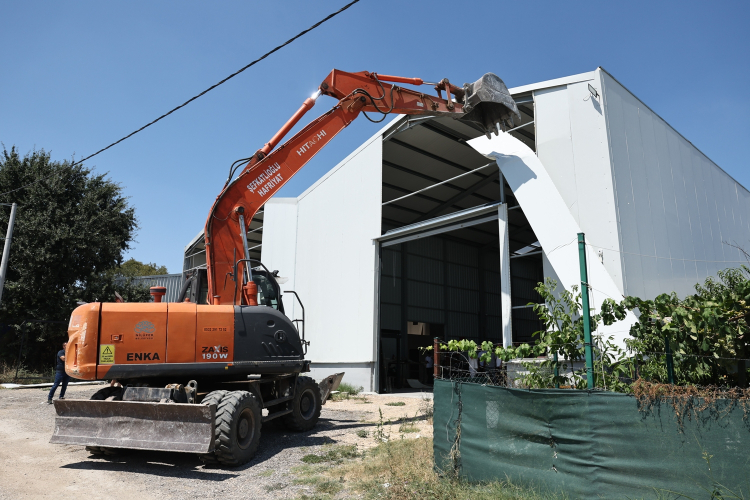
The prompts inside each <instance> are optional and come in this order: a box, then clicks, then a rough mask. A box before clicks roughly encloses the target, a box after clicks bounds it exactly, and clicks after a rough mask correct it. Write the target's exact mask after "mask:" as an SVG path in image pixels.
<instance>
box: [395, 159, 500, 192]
mask: <svg viewBox="0 0 750 500" xmlns="http://www.w3.org/2000/svg"><path fill="white" fill-rule="evenodd" d="M383 165H385V166H386V167H390V168H392V169H394V170H398V171H400V172H404V173H407V174H410V175H413V176H415V177H420V178H422V179H424V180H427V181H431V182H442V181H441V180H440V179H438V178H436V177H432V176H430V175H427V174H423V173H422V172H417V171H416V170H412V169H410V168H406V167H402V166H401V165H397V164H395V163H393V162H390V161H387V160H383ZM443 186H447V187H449V188H451V189H455V190H456V191H463V190H464V188H462V187H460V186H456V185H455V184H450V183H445V184H443ZM474 196H476V197H477V198H480V199H482V200H483V201H485V202H493V201H495V200H493V199H492V198H488V197H487V196H483V195H481V194H478V193H474Z"/></svg>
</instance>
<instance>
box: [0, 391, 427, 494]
mask: <svg viewBox="0 0 750 500" xmlns="http://www.w3.org/2000/svg"><path fill="white" fill-rule="evenodd" d="M97 389H98V387H96V386H77V387H69V388H68V393H67V394H66V397H67V398H68V399H88V398H89V397H90V396H91V394H93V393H94V392H95V391H96V390H97ZM47 392H48V389H21V390H0V499H3V500H5V499H17V498H24V499H26V498H30V499H33V498H53V497H54V498H73V497H77V498H80V497H85V498H86V499H87V500H97V499H109V498H117V499H138V500H147V499H164V498H170V499H183V498H184V499H188V498H221V499H230V498H249V497H250V498H252V497H255V498H273V499H275V498H296V497H298V496H300V495H301V494H303V493H308V494H309V493H311V491H309V489H308V487H306V486H300V485H295V484H293V482H294V479H295V475H294V473H293V472H292V468H294V467H295V466H298V465H302V464H303V462H302V457H304V456H305V455H308V454H315V453H321V452H323V451H324V450H325V447H326V446H327V445H331V444H349V445H351V444H356V445H357V447H358V448H359V449H365V448H369V447H372V446H374V445H375V444H376V440H375V435H376V434H377V435H383V434H384V435H389V434H390V435H391V436H396V435H400V434H401V435H403V436H404V437H405V438H414V437H418V436H420V435H421V436H424V435H430V434H431V433H432V430H431V427H430V426H429V425H428V424H427V422H426V421H425V420H424V417H423V416H422V413H423V411H424V410H426V409H428V408H430V409H431V407H432V402H431V400H429V399H425V400H423V399H417V398H414V397H404V398H403V399H399V398H398V397H395V396H393V395H388V396H379V395H368V396H366V397H365V398H364V399H361V398H356V399H350V400H344V401H330V400H329V401H328V402H327V403H326V405H325V406H323V412H322V414H321V418H320V422H319V424H318V426H317V427H316V428H315V429H313V430H312V431H310V432H306V433H292V432H288V431H287V430H286V429H285V428H284V426H283V425H281V424H277V423H275V422H273V421H272V422H269V423H267V424H266V425H264V426H263V430H262V435H261V442H260V450H259V452H258V455H256V457H255V458H254V459H253V460H252V461H251V462H250V463H248V464H245V465H243V466H241V467H237V468H226V469H222V468H212V467H205V466H203V464H202V463H201V462H200V461H199V460H198V458H197V457H196V456H195V455H190V454H182V453H167V452H147V451H127V452H125V453H123V454H122V455H118V456H116V457H114V458H107V459H103V458H99V457H95V456H92V455H90V454H89V453H88V452H87V451H86V450H85V449H84V448H83V447H82V446H70V445H52V444H49V439H50V436H51V435H52V430H53V423H54V415H55V410H54V408H53V407H52V406H51V405H48V404H46V393H47ZM399 401H400V402H403V403H404V406H390V405H387V404H386V403H394V402H399ZM378 410H380V411H382V415H383V417H382V423H383V425H381V426H380V427H379V426H378V423H379V422H380V421H381V418H380V414H379V411H378ZM404 422H406V424H405V425H404ZM362 430H364V431H366V432H367V433H368V435H367V436H366V437H360V436H359V435H357V431H360V433H362ZM404 431H406V432H404Z"/></svg>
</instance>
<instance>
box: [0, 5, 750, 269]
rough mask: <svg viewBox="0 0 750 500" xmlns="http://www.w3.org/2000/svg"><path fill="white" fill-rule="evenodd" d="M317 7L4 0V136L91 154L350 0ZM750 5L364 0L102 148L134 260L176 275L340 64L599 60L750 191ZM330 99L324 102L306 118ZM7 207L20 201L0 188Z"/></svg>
mask: <svg viewBox="0 0 750 500" xmlns="http://www.w3.org/2000/svg"><path fill="white" fill-rule="evenodd" d="M345 3H346V0H338V1H327V0H326V1H321V2H304V1H277V2H249V1H245V2H239V1H222V2H195V1H188V0H180V1H161V2H154V1H127V2H125V1H107V2H101V1H78V2H72V1H71V2H52V1H33V2H11V1H8V0H6V1H4V2H2V3H0V20H1V24H2V29H0V73H1V75H2V76H0V141H2V143H4V144H5V146H6V147H8V148H10V147H11V146H13V145H15V146H16V147H17V148H18V149H19V150H20V152H21V153H26V152H29V151H31V150H33V149H35V148H36V149H42V148H43V149H45V150H47V151H50V152H51V153H52V157H53V159H56V160H62V159H69V158H71V157H72V156H73V155H75V157H76V158H81V157H83V156H86V155H88V154H90V153H92V152H94V151H96V150H98V149H100V148H101V147H103V146H106V145H107V144H109V143H111V142H113V141H114V140H116V139H119V138H120V137H122V136H124V135H126V134H127V133H130V132H131V131H133V130H135V129H136V128H138V127H140V126H142V125H144V124H145V123H147V122H149V121H151V120H152V119H154V118H156V117H157V116H159V115H161V114H162V113H164V112H166V111H167V110H169V109H171V108H172V107H174V106H176V105H177V104H180V103H182V102H183V101H185V100H186V99H187V98H189V97H191V96H193V95H195V94H197V93H198V92H200V91H202V90H204V89H205V88H207V87H208V86H210V85H212V84H214V83H216V82H217V81H219V80H221V79H222V78H224V77H225V76H227V75H228V74H230V73H233V72H234V71H236V70H237V69H239V68H240V67H242V66H244V65H245V64H247V63H249V62H250V61H252V60H253V59H255V58H257V57H258V56H260V55H262V54H263V53H265V52H266V51H268V50H269V49H271V48H273V47H275V46H276V45H278V44H279V43H281V42H283V41H285V40H287V39H288V38H290V37H291V36H293V35H295V34H297V33H298V32H299V31H301V30H303V29H305V28H307V27H309V26H310V25H312V24H313V23H315V22H317V21H318V20H320V19H322V18H323V17H325V16H326V15H327V14H329V13H330V12H332V11H334V10H337V9H338V8H340V7H341V6H343V5H344V4H345ZM748 21H750V2H746V1H742V2H740V1H723V2H722V1H719V2H691V1H681V2H659V1H653V0H652V1H648V2H640V1H628V2H617V3H616V2H594V1H586V2H558V1H555V2H552V1H525V2H511V1H476V2H466V3H459V4H458V6H457V4H456V3H455V2H442V1H438V0H430V1H422V0H419V1H417V0H411V1H400V2H399V1H395V0H386V1H376V0H361V2H360V3H359V4H356V5H355V6H354V7H352V8H351V9H349V10H348V11H346V12H345V13H344V14H342V15H340V16H338V17H336V18H334V19H333V20H331V21H329V22H328V23H326V24H324V25H323V26H321V27H320V28H318V29H317V30H315V31H314V32H312V33H310V34H308V35H306V36H305V37H303V38H302V39H300V40H298V41H297V42H295V43H294V44H292V45H290V46H288V47H286V48H284V49H282V50H281V51H280V52H278V53H276V54H274V55H272V56H271V57H270V58H268V59H266V60H265V61H263V62H261V63H259V64H257V65H256V66H254V67H252V68H251V69H249V70H247V71H246V72H244V73H242V74H241V75H240V76H238V77H236V78H234V79H233V80H230V81H229V82H228V83H226V84H224V85H222V86H221V87H219V88H217V89H215V90H213V91H211V92H210V93H209V94H207V95H206V96H204V97H202V98H200V99H198V100H197V101H195V102H193V103H192V104H190V105H188V106H187V107H186V108H184V109H182V110H180V111H178V112H176V113H175V114H173V115H172V116H170V117H169V118H167V119H165V120H163V121H161V122H159V123H158V124H157V125H155V126H152V127H151V128H149V129H147V130H146V131H144V132H141V133H140V134H138V135H136V136H135V137H133V138H131V139H129V140H127V141H125V142H123V143H121V144H119V145H118V146H115V147H114V148H112V149H110V150H108V151H106V152H105V153H102V154H100V155H99V156H97V157H95V158H93V159H91V160H89V161H88V162H87V165H88V166H92V167H95V168H96V170H97V171H98V172H108V173H109V176H110V178H111V179H112V180H114V181H116V182H118V183H120V184H121V185H122V186H123V188H124V190H125V193H126V194H127V196H129V197H130V202H131V203H132V205H133V206H135V208H136V213H137V216H138V219H139V224H140V229H139V231H138V235H137V238H136V240H137V241H136V242H134V243H133V248H132V249H131V250H130V251H129V252H128V254H127V256H128V257H131V256H132V257H135V258H136V259H139V260H142V261H147V262H156V263H158V264H162V265H166V266H168V268H169V271H170V272H179V271H180V270H181V266H182V251H183V247H184V246H185V244H186V243H187V242H188V241H189V240H190V239H192V238H193V237H194V236H195V235H196V234H197V233H198V232H199V231H200V230H201V229H202V227H203V224H204V222H205V218H206V215H207V213H208V209H209V208H210V205H211V203H212V202H213V200H214V198H215V197H216V195H217V194H218V192H219V190H220V189H221V187H222V185H223V183H224V180H225V179H226V175H227V171H228V168H229V165H230V164H231V163H232V162H233V161H234V160H236V159H238V158H243V157H246V156H249V155H250V154H252V153H253V152H254V151H256V150H257V149H258V148H259V147H261V146H262V145H263V144H264V143H265V142H266V141H267V140H268V139H269V138H270V137H271V136H272V135H273V134H274V133H275V132H276V130H277V129H278V128H279V127H280V126H281V125H282V124H283V123H284V122H285V121H286V120H287V118H288V117H289V116H290V115H291V114H292V113H293V112H294V111H295V110H296V109H297V108H298V107H299V105H300V104H301V103H302V101H303V100H304V99H305V98H306V97H308V96H309V95H310V94H311V93H312V92H313V91H314V90H315V89H316V88H317V85H318V84H319V83H320V81H322V79H323V78H324V77H325V76H326V75H327V74H328V73H329V71H330V70H331V69H333V68H339V69H342V70H346V71H363V70H368V71H376V72H380V73H384V74H396V75H402V76H418V77H421V78H424V79H425V80H432V81H436V80H438V79H440V78H443V77H447V78H449V79H450V80H451V81H452V82H454V83H459V84H462V83H463V82H465V81H474V80H476V79H477V78H478V77H479V76H481V75H482V74H484V73H486V72H488V71H491V72H494V73H496V74H498V75H499V76H500V77H501V78H503V79H504V80H505V82H506V83H507V85H508V87H513V86H518V85H523V84H527V83H533V82H538V81H543V80H548V79H552V78H558V77H562V76H567V75H572V74H576V73H582V72H586V71H591V70H593V69H595V68H596V67H597V66H603V67H604V68H605V69H607V71H609V72H610V73H612V74H613V75H614V76H615V77H616V78H617V79H618V80H619V81H620V82H622V83H623V84H624V85H625V86H626V87H628V88H629V89H630V90H631V91H632V92H633V93H634V94H635V95H637V96H638V97H639V98H640V99H641V100H643V101H644V102H645V103H646V104H648V105H649V106H650V107H651V108H652V109H653V110H654V111H656V112H657V113H658V114H659V115H661V116H662V117H663V118H664V119H665V120H667V122H669V123H670V124H671V125H672V126H673V127H675V128H676V129H677V130H678V131H679V132H680V133H682V134H683V135H684V136H685V137H687V138H688V139H689V140H690V141H692V142H693V144H695V145H696V146H697V147H698V148H699V149H701V150H702V151H703V152H704V153H705V154H706V155H708V157H710V158H711V159H712V160H714V161H715V162H716V163H717V164H718V165H720V166H721V167H722V168H724V170H726V171H727V172H728V173H729V174H730V175H732V176H733V177H734V178H735V179H737V180H738V181H740V182H741V183H742V184H744V185H745V186H748V187H750V171H749V170H748V168H747V159H746V158H747V146H746V143H745V141H746V140H747V139H748V137H750V119H749V118H748V116H750V96H749V95H748V92H747V89H748V81H750V50H749V49H750V30H748V29H747V26H748ZM333 104H334V102H333V100H332V99H330V98H321V99H319V100H318V103H317V105H316V107H315V108H314V109H313V111H311V113H310V114H309V116H308V118H312V117H314V116H317V114H320V113H322V112H324V111H325V110H327V109H328V108H330V106H332V105H333ZM378 128H379V126H377V125H373V124H371V123H370V122H368V121H366V120H361V121H359V120H358V121H356V122H354V123H353V124H352V125H350V126H349V128H347V129H346V130H345V131H344V132H342V133H341V134H340V135H339V137H337V139H336V140H335V141H334V142H333V143H331V145H330V146H328V147H327V148H326V149H325V150H323V152H321V154H319V155H318V156H317V157H316V158H315V159H314V160H313V161H312V162H311V163H310V164H309V165H308V166H306V167H305V168H304V169H303V170H302V171H301V172H300V173H299V174H298V175H297V176H296V177H295V178H294V179H292V180H291V181H290V182H289V184H287V185H286V186H285V187H284V188H283V190H282V191H281V193H280V194H279V196H296V195H298V194H299V193H301V192H302V191H304V189H305V188H307V187H308V186H309V185H311V184H312V183H313V182H315V180H317V179H318V178H319V177H320V176H321V175H322V174H323V173H324V172H326V171H327V170H328V169H329V168H331V167H332V166H334V165H335V164H336V163H337V162H338V161H339V160H340V159H342V158H343V157H345V156H346V155H347V153H348V152H350V151H351V150H352V149H354V148H355V147H356V146H357V145H359V144H360V143H361V142H362V141H363V140H365V139H366V138H367V137H369V136H370V135H372V134H373V133H374V132H375V131H376V130H377V129H378ZM0 201H12V200H0Z"/></svg>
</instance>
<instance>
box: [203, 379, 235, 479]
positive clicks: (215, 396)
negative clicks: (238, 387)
mask: <svg viewBox="0 0 750 500" xmlns="http://www.w3.org/2000/svg"><path fill="white" fill-rule="evenodd" d="M227 392H229V391H212V392H209V393H208V394H206V395H205V396H204V397H203V401H201V404H203V405H210V404H215V405H216V414H217V415H218V414H219V403H221V400H222V398H223V397H224V396H225V395H226V393H227ZM215 446H216V447H218V441H216V444H215ZM198 458H200V460H201V462H203V463H204V464H206V465H211V464H218V463H219V459H218V457H217V456H216V454H215V453H214V452H212V453H206V454H203V455H198Z"/></svg>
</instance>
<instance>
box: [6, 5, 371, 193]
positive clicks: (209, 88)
mask: <svg viewBox="0 0 750 500" xmlns="http://www.w3.org/2000/svg"><path fill="white" fill-rule="evenodd" d="M357 2H359V0H353V1H351V2H349V3H348V4H346V5H344V6H343V7H341V8H340V9H339V10H337V11H336V12H334V13H332V14H329V15H328V16H327V17H325V18H324V19H322V20H320V21H318V22H317V23H315V24H313V25H312V26H310V27H309V28H307V29H306V30H304V31H301V32H299V33H298V34H297V35H295V36H293V37H292V38H290V39H289V40H287V41H286V42H284V43H282V44H281V45H278V46H277V47H275V48H273V49H272V50H270V51H268V52H266V53H265V54H263V55H262V56H260V57H259V58H258V59H256V60H254V61H253V62H251V63H250V64H248V65H246V66H244V67H242V68H240V69H239V70H237V71H235V72H234V73H232V74H231V75H229V76H228V77H226V78H224V79H223V80H221V81H219V82H218V83H215V84H214V85H211V86H210V87H208V88H207V89H206V90H204V91H203V92H201V93H200V94H197V95H195V96H193V97H191V98H190V99H188V100H187V101H185V102H183V103H182V104H180V105H179V106H177V107H175V108H173V109H171V110H170V111H168V112H166V113H164V114H163V115H161V116H160V117H158V118H157V119H155V120H153V121H151V122H149V123H147V124H146V125H144V126H142V127H141V128H139V129H138V130H135V131H133V132H131V133H129V134H128V135H126V136H125V137H123V138H121V139H119V140H117V141H115V142H113V143H112V144H110V145H109V146H107V147H105V148H102V149H100V150H99V151H97V152H96V153H93V154H90V155H88V156H87V157H85V158H83V159H81V160H78V161H77V162H75V163H73V164H72V165H71V166H76V165H79V164H81V163H83V162H84V161H86V160H88V159H90V158H93V157H94V156H96V155H98V154H99V153H102V152H104V151H106V150H108V149H109V148H111V147H112V146H115V145H117V144H119V143H121V142H122V141H124V140H125V139H128V138H130V137H132V136H134V135H135V134H137V133H138V132H140V131H142V130H144V129H146V128H148V127H150V126H151V125H153V124H154V123H156V122H158V121H160V120H162V119H164V118H166V117H167V116H169V115H171V114H172V113H174V112H175V111H177V110H178V109H180V108H184V107H185V106H187V105H188V104H190V103H191V102H193V101H194V100H196V99H198V98H199V97H201V96H203V95H205V94H207V93H208V92H210V91H211V90H213V89H215V88H216V87H218V86H219V85H221V84H223V83H226V82H227V81H229V80H231V79H232V78H234V77H235V76H237V75H239V74H240V73H242V72H243V71H245V70H246V69H248V68H250V67H252V66H254V65H255V64H257V63H259V62H260V61H262V60H263V59H265V58H267V57H268V56H270V55H271V54H273V53H274V52H277V51H279V50H281V49H283V48H284V47H286V46H287V45H289V44H290V43H292V42H293V41H295V40H297V39H298V38H300V37H301V36H303V35H306V34H307V33H309V32H311V31H312V30H314V29H315V28H317V27H318V26H320V25H321V24H323V23H325V22H326V21H329V20H330V19H332V18H334V17H336V16H337V15H339V14H341V13H342V12H344V11H345V10H346V9H348V8H349V7H351V6H352V5H354V4H355V3H357ZM43 179H44V178H41V179H37V180H36V181H34V182H32V183H30V184H27V185H25V186H22V187H20V188H16V189H13V190H11V191H7V192H5V193H0V196H5V195H6V194H10V193H13V192H14V191H20V190H21V189H25V188H27V187H29V186H32V185H34V184H36V183H37V182H40V181H41V180H43Z"/></svg>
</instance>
